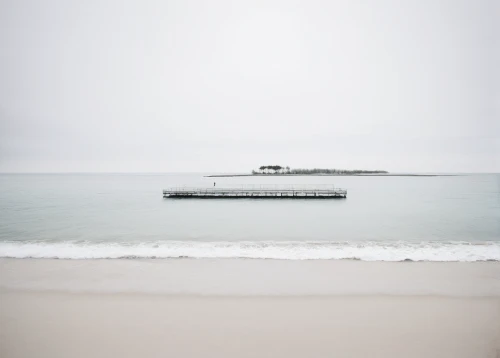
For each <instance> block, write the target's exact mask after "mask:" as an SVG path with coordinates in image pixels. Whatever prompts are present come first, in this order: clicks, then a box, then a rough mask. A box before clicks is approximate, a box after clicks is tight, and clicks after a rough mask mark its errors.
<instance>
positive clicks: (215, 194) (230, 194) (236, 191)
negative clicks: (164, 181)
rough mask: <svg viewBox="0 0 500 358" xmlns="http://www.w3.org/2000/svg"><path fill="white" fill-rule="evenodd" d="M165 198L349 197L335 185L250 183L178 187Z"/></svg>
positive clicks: (169, 190)
mask: <svg viewBox="0 0 500 358" xmlns="http://www.w3.org/2000/svg"><path fill="white" fill-rule="evenodd" d="M163 197H164V198H199V199H226V198H227V199H239V198H255V199H259V198H262V199H264V198H266V199H340V198H346V197H347V190H345V189H339V188H335V187H334V186H333V185H286V186H285V185H280V186H278V185H275V186H272V185H267V186H264V185H262V186H259V185H248V186H240V187H235V188H222V187H221V188H217V187H209V188H190V187H176V188H169V189H165V190H163Z"/></svg>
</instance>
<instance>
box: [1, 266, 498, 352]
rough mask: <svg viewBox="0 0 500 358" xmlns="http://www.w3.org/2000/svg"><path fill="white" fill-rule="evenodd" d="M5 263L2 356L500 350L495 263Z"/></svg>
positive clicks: (3, 268) (2, 278) (496, 270)
mask: <svg viewBox="0 0 500 358" xmlns="http://www.w3.org/2000/svg"><path fill="white" fill-rule="evenodd" d="M0 270H1V271H0V272H1V275H0V356H1V357H9V358H10V357H90V356H92V357H110V356H115V357H136V356H148V357H165V356H171V357H304V356H310V357H327V356H339V357H367V356H369V357H471V358H472V357H474V358H477V357H492V358H497V357H498V356H499V352H500V293H499V292H500V265H499V264H498V263H496V262H490V263H488V262H486V263H384V262H372V263H370V262H356V261H303V262H298V261H277V260H144V261H141V260H81V261H80V260H13V259H2V260H0ZM224 273H225V274H224ZM359 286H361V287H359Z"/></svg>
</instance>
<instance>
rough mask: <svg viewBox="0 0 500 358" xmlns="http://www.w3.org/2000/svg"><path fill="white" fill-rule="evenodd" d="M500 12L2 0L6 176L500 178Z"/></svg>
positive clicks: (394, 2)
mask: <svg viewBox="0 0 500 358" xmlns="http://www.w3.org/2000/svg"><path fill="white" fill-rule="evenodd" d="M499 3H500V2H498V1H495V0H491V1H480V0H469V1H461V0H415V1H402V0H382V1H369V0H364V1H357V0H349V1H347V0H345V1H315V0H312V1H311V0H307V1H306V0H304V1H293V0H265V1H236V0H235V1H226V0H223V1H217V0H214V1H186V0H177V1H171V0H158V1H122V0H117V1H112V0H95V1H94V0H92V1H89V0H86V1H74V0H60V1H57V0H38V1H35V0H1V1H0V51H1V52H0V171H1V172H175V171H182V172H186V171H196V172H200V171H216V172H217V171H218V172H232V171H249V170H251V169H253V168H256V167H259V166H260V165H267V164H280V165H289V166H290V167H295V168H297V167H327V168H346V169H352V168H359V169H386V170H389V171H391V172H500V86H499V82H500V71H499V68H500V65H499V63H500V50H499V48H500V45H499V34H500V25H499V24H500V21H499V20H498V19H499V17H500V6H499V5H498V4H499Z"/></svg>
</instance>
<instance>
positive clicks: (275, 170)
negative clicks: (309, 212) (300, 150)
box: [252, 165, 388, 175]
mask: <svg viewBox="0 0 500 358" xmlns="http://www.w3.org/2000/svg"><path fill="white" fill-rule="evenodd" d="M387 173H388V172H387V171H385V170H358V169H355V170H346V169H320V168H314V169H300V168H299V169H290V167H288V166H286V167H282V166H281V165H262V166H261V167H259V169H258V170H252V174H299V175H310V174H334V175H356V174H387Z"/></svg>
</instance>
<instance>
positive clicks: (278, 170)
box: [206, 165, 453, 177]
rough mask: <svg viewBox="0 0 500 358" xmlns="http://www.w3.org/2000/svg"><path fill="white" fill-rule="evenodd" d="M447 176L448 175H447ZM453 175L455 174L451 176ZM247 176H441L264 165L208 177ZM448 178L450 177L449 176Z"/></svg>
mask: <svg viewBox="0 0 500 358" xmlns="http://www.w3.org/2000/svg"><path fill="white" fill-rule="evenodd" d="M445 175H446V174H445ZM450 175H453V174H450ZM247 176H418V177H435V176H443V175H440V174H391V173H389V172H388V171H386V170H360V169H354V170H347V169H321V168H313V169H303V168H298V169H291V168H290V167H288V166H286V167H282V166H281V165H262V166H261V167H259V169H258V170H252V172H251V173H250V174H214V175H207V176H206V177H247ZM447 176H448V175H447Z"/></svg>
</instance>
